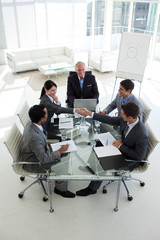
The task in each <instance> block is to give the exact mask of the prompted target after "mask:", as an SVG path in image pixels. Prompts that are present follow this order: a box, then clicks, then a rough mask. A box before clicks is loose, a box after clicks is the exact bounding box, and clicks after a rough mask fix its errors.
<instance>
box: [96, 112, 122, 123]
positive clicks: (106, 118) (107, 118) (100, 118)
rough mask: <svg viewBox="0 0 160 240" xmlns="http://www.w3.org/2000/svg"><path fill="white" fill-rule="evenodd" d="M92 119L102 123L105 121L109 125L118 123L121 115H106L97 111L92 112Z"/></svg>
mask: <svg viewBox="0 0 160 240" xmlns="http://www.w3.org/2000/svg"><path fill="white" fill-rule="evenodd" d="M93 119H95V120H98V121H100V122H102V123H107V124H110V125H120V121H121V117H110V116H107V115H102V114H98V113H94V115H93Z"/></svg>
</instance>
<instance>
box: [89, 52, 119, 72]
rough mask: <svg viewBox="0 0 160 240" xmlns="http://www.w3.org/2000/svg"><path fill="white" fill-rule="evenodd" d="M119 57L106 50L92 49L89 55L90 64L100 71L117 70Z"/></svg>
mask: <svg viewBox="0 0 160 240" xmlns="http://www.w3.org/2000/svg"><path fill="white" fill-rule="evenodd" d="M116 64H117V58H116V57H115V56H114V55H113V53H111V52H108V51H106V50H102V49H99V50H92V51H90V52H89V55H88V66H90V67H93V68H94V69H96V70H98V71H100V72H111V71H115V69H116Z"/></svg>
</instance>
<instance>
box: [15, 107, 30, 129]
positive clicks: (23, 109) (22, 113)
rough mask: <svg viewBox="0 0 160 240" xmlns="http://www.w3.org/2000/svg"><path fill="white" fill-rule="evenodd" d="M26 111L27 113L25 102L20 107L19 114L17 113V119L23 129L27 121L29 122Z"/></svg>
mask: <svg viewBox="0 0 160 240" xmlns="http://www.w3.org/2000/svg"><path fill="white" fill-rule="evenodd" d="M28 111H29V106H28V104H27V102H25V103H24V104H23V105H22V107H21V109H20V111H19V113H17V116H18V117H19V119H20V121H21V123H22V125H23V127H25V126H26V124H27V123H28V122H29V120H30V119H29V115H28Z"/></svg>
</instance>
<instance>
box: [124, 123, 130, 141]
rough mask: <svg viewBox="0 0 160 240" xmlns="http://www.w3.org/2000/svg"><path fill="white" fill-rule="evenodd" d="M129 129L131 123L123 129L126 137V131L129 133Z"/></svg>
mask: <svg viewBox="0 0 160 240" xmlns="http://www.w3.org/2000/svg"><path fill="white" fill-rule="evenodd" d="M128 129H129V125H128V124H127V125H126V127H125V129H124V131H123V136H124V138H125V137H126V133H127V131H128Z"/></svg>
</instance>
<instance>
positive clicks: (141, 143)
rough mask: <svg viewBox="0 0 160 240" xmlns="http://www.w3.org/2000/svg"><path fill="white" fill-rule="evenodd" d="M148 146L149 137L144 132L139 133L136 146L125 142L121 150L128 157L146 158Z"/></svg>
mask: <svg viewBox="0 0 160 240" xmlns="http://www.w3.org/2000/svg"><path fill="white" fill-rule="evenodd" d="M147 146H148V137H147V135H144V134H139V135H138V136H137V138H136V143H135V147H134V148H131V147H128V146H127V145H125V143H123V144H122V145H121V146H120V148H119V150H120V151H121V153H122V154H123V155H124V156H126V158H127V159H131V160H137V161H138V160H139V161H140V160H143V159H144V158H145V155H146V152H147Z"/></svg>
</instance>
